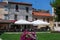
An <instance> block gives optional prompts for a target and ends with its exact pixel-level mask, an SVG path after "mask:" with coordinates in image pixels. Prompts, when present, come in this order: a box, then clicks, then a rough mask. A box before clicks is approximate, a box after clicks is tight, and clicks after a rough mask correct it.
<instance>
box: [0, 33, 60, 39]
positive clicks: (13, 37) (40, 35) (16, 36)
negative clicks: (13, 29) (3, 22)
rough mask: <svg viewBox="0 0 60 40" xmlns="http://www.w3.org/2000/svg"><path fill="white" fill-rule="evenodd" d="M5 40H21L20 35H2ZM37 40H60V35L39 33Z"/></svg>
mask: <svg viewBox="0 0 60 40" xmlns="http://www.w3.org/2000/svg"><path fill="white" fill-rule="evenodd" d="M0 38H2V39H3V40H20V34H2V35H1V36H0ZM37 40H60V33H37Z"/></svg>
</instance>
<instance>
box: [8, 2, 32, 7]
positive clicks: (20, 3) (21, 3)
mask: <svg viewBox="0 0 60 40" xmlns="http://www.w3.org/2000/svg"><path fill="white" fill-rule="evenodd" d="M8 3H11V4H19V5H28V6H32V4H30V3H23V2H8Z"/></svg>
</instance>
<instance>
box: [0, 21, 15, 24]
mask: <svg viewBox="0 0 60 40" xmlns="http://www.w3.org/2000/svg"><path fill="white" fill-rule="evenodd" d="M14 22H15V20H0V23H14Z"/></svg>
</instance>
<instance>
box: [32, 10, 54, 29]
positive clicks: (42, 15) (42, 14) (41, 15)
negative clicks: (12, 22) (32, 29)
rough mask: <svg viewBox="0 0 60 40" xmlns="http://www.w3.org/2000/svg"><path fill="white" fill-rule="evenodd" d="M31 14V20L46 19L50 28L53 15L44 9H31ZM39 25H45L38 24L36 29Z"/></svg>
mask: <svg viewBox="0 0 60 40" xmlns="http://www.w3.org/2000/svg"><path fill="white" fill-rule="evenodd" d="M32 14H33V20H37V19H39V20H43V21H46V22H48V23H50V24H49V27H50V28H51V29H52V28H53V26H54V24H53V22H54V21H53V16H52V15H51V14H50V13H49V11H44V10H39V11H33V12H32ZM41 27H45V26H41V25H40V26H38V29H39V28H41Z"/></svg>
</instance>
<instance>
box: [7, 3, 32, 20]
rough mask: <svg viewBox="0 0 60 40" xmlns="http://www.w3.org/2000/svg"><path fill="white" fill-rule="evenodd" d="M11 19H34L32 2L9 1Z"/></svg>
mask: <svg viewBox="0 0 60 40" xmlns="http://www.w3.org/2000/svg"><path fill="white" fill-rule="evenodd" d="M8 5H9V6H8V7H9V8H8V9H9V11H8V12H9V13H8V15H9V20H20V19H25V20H28V21H32V4H27V3H17V2H8Z"/></svg>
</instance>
